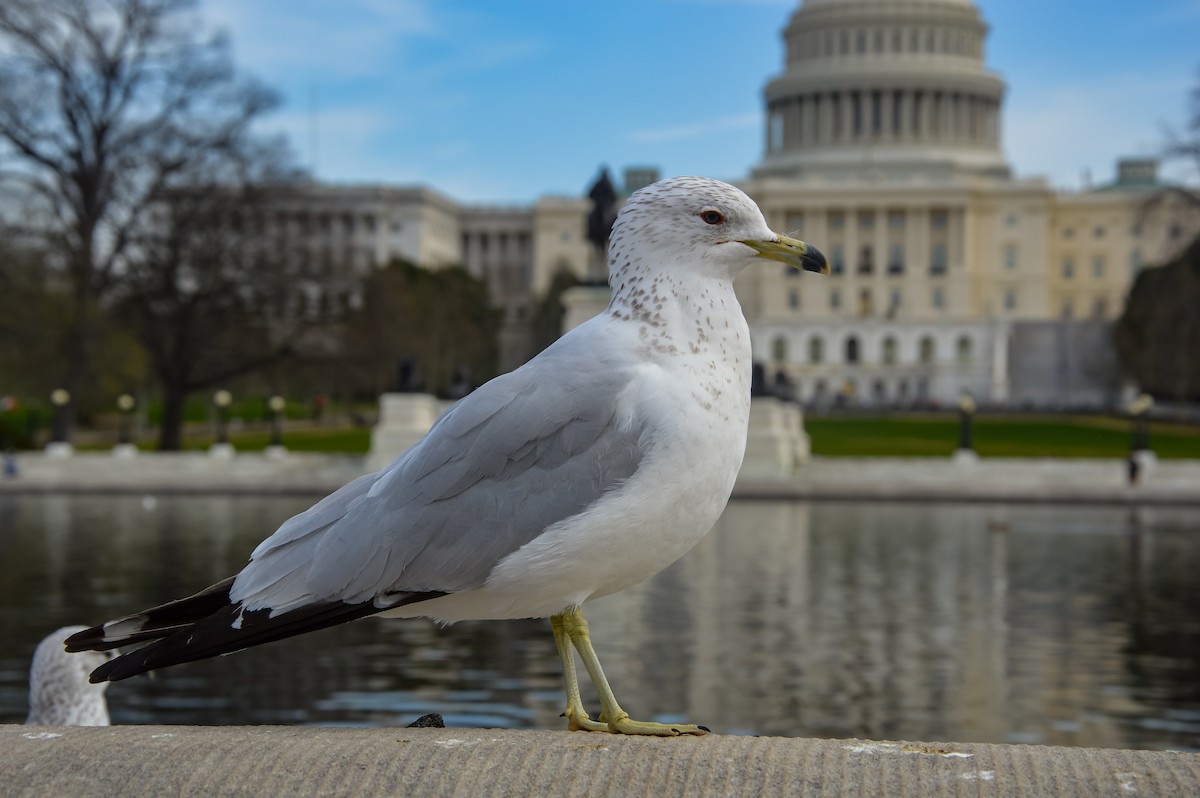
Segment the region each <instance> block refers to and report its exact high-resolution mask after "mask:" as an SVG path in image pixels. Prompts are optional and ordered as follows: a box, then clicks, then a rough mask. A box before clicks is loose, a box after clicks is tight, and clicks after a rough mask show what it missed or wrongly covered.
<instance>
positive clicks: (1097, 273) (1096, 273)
mask: <svg viewBox="0 0 1200 798" xmlns="http://www.w3.org/2000/svg"><path fill="white" fill-rule="evenodd" d="M1092 276H1093V277H1103V276H1104V256H1103V255H1097V256H1096V257H1094V258H1092Z"/></svg>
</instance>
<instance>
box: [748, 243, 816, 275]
mask: <svg viewBox="0 0 1200 798" xmlns="http://www.w3.org/2000/svg"><path fill="white" fill-rule="evenodd" d="M738 243H741V244H745V245H746V246H748V247H750V248H751V249H755V250H758V255H757V256H756V257H759V258H767V259H769V260H777V261H779V262H780V263H786V264H787V265H788V266H791V267H792V268H794V269H803V270H804V271H807V272H816V273H817V274H829V262H828V261H826V260H825V256H824V255H822V254H821V250H819V249H817V248H816V247H814V246H813V245H812V244H806V243H804V242H803V241H800V240H799V239H796V238H788V237H787V236H779V237H778V238H776V239H775V240H774V241H739V242H738Z"/></svg>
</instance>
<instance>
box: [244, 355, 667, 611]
mask: <svg viewBox="0 0 1200 798" xmlns="http://www.w3.org/2000/svg"><path fill="white" fill-rule="evenodd" d="M554 361H555V359H554V358H553V357H551V358H538V359H536V360H535V361H531V362H530V363H529V364H527V365H526V366H525V367H523V368H521V369H518V370H517V371H515V372H512V373H511V374H507V375H504V376H501V377H498V378H496V379H495V380H492V381H491V382H489V383H487V384H486V385H484V386H482V387H480V388H479V389H478V390H476V391H475V392H474V393H472V394H470V395H469V396H467V397H466V398H465V399H463V400H462V401H461V402H459V403H458V404H457V405H456V406H455V407H454V408H453V409H452V410H451V411H450V412H449V413H447V414H446V415H445V416H444V417H443V418H442V419H441V420H440V421H439V422H438V423H437V424H436V425H435V426H434V428H433V429H432V430H430V432H429V435H427V436H426V438H425V439H424V440H423V441H421V442H420V443H418V444H417V445H416V446H414V447H413V448H411V449H410V450H409V451H408V452H406V453H405V454H404V455H402V456H401V457H400V458H398V459H397V460H396V461H395V462H393V463H392V464H391V465H390V466H389V467H388V468H386V469H384V470H383V471H381V472H379V473H378V474H370V475H367V476H364V477H360V478H359V479H356V480H355V481H353V482H351V483H349V484H348V485H346V486H345V487H343V488H341V489H340V490H338V491H337V492H335V493H333V494H331V495H330V496H328V497H326V498H325V499H324V500H322V501H321V502H319V503H317V504H316V505H314V506H313V507H312V508H311V509H309V510H307V511H306V512H304V513H301V514H300V515H297V516H296V517H294V518H292V519H290V520H288V521H287V522H286V523H284V524H283V525H282V526H281V527H280V528H279V530H278V531H277V532H276V533H275V534H274V535H272V536H271V537H270V538H268V539H267V540H265V541H263V543H262V544H261V545H260V546H259V547H258V548H257V549H256V550H255V551H254V554H253V555H252V558H251V562H250V564H249V565H248V566H247V567H246V568H245V569H244V570H243V571H242V573H241V574H239V575H238V577H237V580H236V581H235V583H234V586H233V589H232V591H231V593H230V597H231V599H233V600H234V601H242V602H244V603H245V605H246V606H247V607H248V608H249V609H259V608H271V609H272V610H274V611H283V610H286V609H290V608H293V607H297V606H302V605H304V604H306V603H308V602H311V601H313V600H331V599H336V600H340V601H345V602H350V603H354V602H362V601H371V600H375V601H376V602H377V603H380V604H386V603H387V599H386V596H387V594H394V593H405V592H423V591H440V592H456V591H462V590H470V589H473V588H476V587H480V586H481V585H482V584H483V583H484V581H485V580H486V579H487V576H488V574H489V573H490V572H491V570H492V568H493V567H494V566H495V564H496V563H497V562H498V561H499V560H500V559H502V558H503V557H504V556H506V555H507V554H509V553H511V552H513V551H516V550H517V549H519V548H520V547H521V546H523V545H525V544H526V543H528V542H529V541H530V540H532V539H533V538H535V537H537V536H538V535H539V534H541V532H542V531H543V530H544V529H546V528H547V527H549V526H551V525H552V524H554V523H556V522H558V521H560V520H562V519H564V518H568V517H570V516H572V515H575V514H577V513H579V512H580V511H581V510H583V509H584V508H586V507H587V506H588V505H590V504H592V503H593V502H595V501H596V500H597V499H598V498H599V497H601V496H602V495H603V494H604V493H605V492H607V491H609V490H612V489H613V488H614V487H615V486H617V485H618V484H620V483H621V482H622V481H623V480H625V479H627V478H628V477H629V476H630V475H632V474H633V473H634V472H635V471H636V470H637V467H638V464H639V463H640V462H641V459H642V457H643V454H644V452H643V443H642V432H643V430H642V428H641V427H639V426H637V425H631V424H630V423H629V419H627V418H624V417H623V416H622V414H620V413H619V412H618V411H619V397H620V394H621V393H622V391H623V390H624V388H625V387H626V385H627V384H628V383H629V379H630V375H629V373H628V371H626V370H622V369H613V368H608V367H606V364H603V363H591V364H584V365H585V368H583V369H580V368H579V365H580V364H579V363H578V362H577V361H576V362H573V363H572V365H571V373H569V374H566V373H563V371H562V370H561V367H560V368H559V369H558V370H556V369H555V368H554Z"/></svg>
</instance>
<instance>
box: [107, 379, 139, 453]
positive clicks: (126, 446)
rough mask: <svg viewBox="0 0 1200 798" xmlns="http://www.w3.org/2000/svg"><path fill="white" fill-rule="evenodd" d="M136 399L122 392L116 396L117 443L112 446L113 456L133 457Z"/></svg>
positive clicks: (134, 451) (134, 448) (134, 449)
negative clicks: (117, 414)
mask: <svg viewBox="0 0 1200 798" xmlns="http://www.w3.org/2000/svg"><path fill="white" fill-rule="evenodd" d="M135 407H137V400H136V399H134V398H133V395H132V394H128V393H123V394H121V395H120V396H118V397H117V412H118V413H119V414H120V415H119V417H118V419H117V445H116V446H114V447H113V450H112V453H113V457H133V456H134V455H136V454H137V447H136V446H134V445H133V423H132V422H133V409H134V408H135Z"/></svg>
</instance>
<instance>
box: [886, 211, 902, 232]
mask: <svg viewBox="0 0 1200 798" xmlns="http://www.w3.org/2000/svg"><path fill="white" fill-rule="evenodd" d="M888 229H889V230H891V231H892V232H895V233H902V232H904V211H888Z"/></svg>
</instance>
